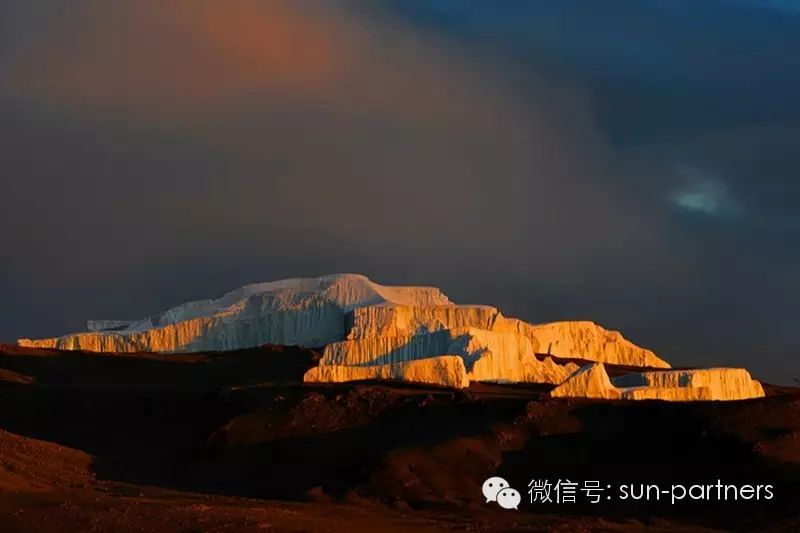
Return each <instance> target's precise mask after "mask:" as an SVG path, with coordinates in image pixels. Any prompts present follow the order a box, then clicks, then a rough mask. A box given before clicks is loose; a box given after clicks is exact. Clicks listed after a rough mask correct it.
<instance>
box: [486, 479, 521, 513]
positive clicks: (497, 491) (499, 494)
mask: <svg viewBox="0 0 800 533" xmlns="http://www.w3.org/2000/svg"><path fill="white" fill-rule="evenodd" d="M481 491H482V492H483V496H484V497H485V498H486V503H489V502H497V505H499V506H500V507H502V508H503V509H516V510H519V502H521V501H522V497H521V496H520V495H519V491H517V490H516V489H513V488H511V485H509V484H508V481H506V480H505V479H503V478H501V477H496V476H495V477H490V478H489V479H487V480H486V481H484V482H483V487H482V488H481Z"/></svg>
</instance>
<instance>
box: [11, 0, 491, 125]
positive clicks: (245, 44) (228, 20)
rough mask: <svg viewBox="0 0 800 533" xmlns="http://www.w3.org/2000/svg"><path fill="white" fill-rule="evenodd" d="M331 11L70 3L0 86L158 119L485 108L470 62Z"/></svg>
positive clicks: (242, 4) (304, 4)
mask: <svg viewBox="0 0 800 533" xmlns="http://www.w3.org/2000/svg"><path fill="white" fill-rule="evenodd" d="M334 6H335V4H332V3H330V2H322V1H315V0H292V1H289V0H272V1H264V0H226V1H225V2H220V1H217V0H192V1H187V0H136V1H122V2H108V1H106V0H75V3H74V8H72V15H70V18H69V19H68V20H64V21H59V22H58V23H57V24H56V27H57V29H56V30H55V31H45V32H44V35H43V36H41V37H37V38H36V39H35V40H34V41H33V42H34V44H33V45H32V46H29V47H28V48H26V49H23V50H20V51H19V52H18V54H17V55H16V61H14V64H13V65H11V67H10V68H9V69H8V71H9V75H8V77H7V79H6V80H5V85H6V88H7V89H9V88H10V89H11V90H12V91H14V92H16V93H18V94H23V95H25V96H28V97H34V98H38V99H41V100H44V101H46V102H48V103H51V104H56V105H62V106H68V107H88V108H91V109H98V108H99V109H106V110H113V111H123V112H129V113H134V114H136V115H142V114H145V115H155V116H161V117H174V116H181V117H187V116H189V117H192V116H198V115H199V116H204V115H206V114H209V113H211V114H213V113H216V112H219V113H229V112H230V111H231V108H232V107H234V108H235V107H236V106H247V105H251V106H252V105H258V106H260V107H265V106H270V105H275V106H281V105H284V104H286V103H292V102H296V101H302V102H312V103H313V104H315V105H324V106H326V107H328V108H331V107H332V108H334V110H336V109H342V108H344V109H345V110H346V111H347V112H348V113H352V112H355V113H375V112H379V113H390V114H392V115H394V116H397V117H400V118H402V119H405V118H409V117H419V116H424V117H428V118H430V117H435V118H439V119H441V118H442V117H443V116H447V117H448V120H458V119H459V117H460V116H461V115H463V114H464V113H471V114H474V113H476V112H480V111H481V110H483V111H485V112H487V113H488V114H489V115H492V114H493V113H494V112H495V111H494V109H495V108H496V106H485V105H477V106H476V99H481V98H482V96H481V95H480V94H479V93H480V91H481V90H483V91H486V86H487V84H489V85H491V82H487V79H490V78H491V76H490V75H487V73H486V72H485V71H482V70H481V69H480V68H479V67H478V66H477V65H475V64H473V63H472V62H471V61H469V60H467V59H464V58H462V57H460V56H459V55H458V54H453V53H450V52H449V51H448V50H447V49H446V47H444V46H440V44H441V43H435V42H432V41H431V40H430V39H428V38H423V37H421V36H420V35H418V34H416V33H415V32H413V31H409V29H408V28H407V27H405V26H402V25H399V24H397V23H396V22H394V21H390V20H388V19H386V18H382V17H380V16H379V15H377V13H376V12H375V11H372V12H370V13H369V14H365V12H364V11H361V12H359V13H358V14H355V12H353V11H352V10H345V9H344V8H342V7H341V6H339V7H338V8H337V7H334ZM0 83H2V82H0ZM488 92H490V93H492V94H493V95H494V94H496V92H497V87H494V86H492V88H491V89H490V90H489V91H488ZM487 120H494V119H492V118H491V117H487ZM500 120H502V119H500Z"/></svg>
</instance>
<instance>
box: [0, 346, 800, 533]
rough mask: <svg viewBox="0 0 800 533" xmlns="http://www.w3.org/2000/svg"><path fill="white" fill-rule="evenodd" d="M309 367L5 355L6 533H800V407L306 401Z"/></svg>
mask: <svg viewBox="0 0 800 533" xmlns="http://www.w3.org/2000/svg"><path fill="white" fill-rule="evenodd" d="M321 356H322V354H320V353H316V352H314V351H309V350H301V349H295V348H270V347H262V348H256V349H251V350H243V351H235V352H229V353H198V354H183V355H170V356H165V355H154V354H91V353H85V352H60V351H54V350H41V349H37V350H32V349H24V348H19V347H13V346H5V347H2V348H0V531H11V532H16V531H24V532H25V531H37V532H41V531H48V532H50V531H54V532H59V531H64V532H67V531H114V532H127V531H154V532H167V531H170V532H171V531H185V532H197V531H208V532H212V531H279V532H283V531H293V532H296V531H333V532H339V531H348V532H353V531H356V532H358V531H461V530H465V531H466V530H471V531H475V530H480V531H504V532H505V531H543V530H547V531H644V530H647V531H687V532H688V531H718V530H722V531H724V530H730V529H736V530H748V531H753V530H756V531H757V530H765V531H770V530H771V531H796V530H798V528H800V509H799V508H798V506H797V501H798V496H800V391H799V390H798V389H793V388H776V387H769V386H766V393H767V396H766V397H764V398H760V399H753V400H746V401H738V402H703V401H700V402H694V403H668V402H660V401H641V402H629V401H621V400H593V399H574V398H573V399H561V398H551V397H550V394H549V392H550V390H551V389H552V386H551V385H530V384H521V385H520V384H518V385H502V384H475V383H473V384H470V385H469V386H468V387H467V388H464V389H459V390H455V389H447V388H441V387H431V386H423V385H410V384H404V383H369V382H361V383H346V384H320V383H303V382H302V377H303V375H304V374H305V373H306V372H307V371H308V370H309V369H311V368H314V367H315V366H316V365H317V364H318V360H319V358H320V357H321ZM604 369H605V371H606V373H607V375H608V376H609V379H610V380H614V379H616V378H617V377H618V376H620V375H624V374H626V373H629V372H630V370H631V369H630V368H620V367H616V366H614V365H605V367H604ZM495 475H497V476H502V477H504V478H506V479H507V480H509V481H510V482H511V483H512V484H513V485H515V486H518V487H519V490H520V492H521V493H522V497H523V501H522V504H521V505H520V506H519V511H514V510H510V511H508V510H504V509H501V508H499V507H498V506H497V505H496V504H486V503H485V499H484V497H483V495H482V494H481V484H482V483H483V481H484V480H485V479H486V478H487V477H489V476H495ZM533 478H536V479H550V480H552V481H555V480H557V479H565V478H571V479H574V480H597V481H602V482H603V483H608V484H619V483H639V482H641V483H648V484H653V483H658V484H672V483H684V484H689V483H705V482H715V481H716V480H717V479H722V481H723V482H725V483H737V484H742V483H752V484H760V483H768V484H772V485H773V486H774V494H775V498H774V499H772V500H770V501H730V502H692V501H686V502H682V503H677V504H675V505H670V504H668V503H666V502H664V501H651V502H649V503H645V502H636V503H633V502H622V501H605V502H602V503H599V504H595V505H593V504H590V503H586V502H578V503H576V504H562V505H558V504H544V505H542V504H535V505H532V504H530V503H529V500H528V498H529V496H528V493H527V490H528V488H527V485H528V483H529V481H531V479H533Z"/></svg>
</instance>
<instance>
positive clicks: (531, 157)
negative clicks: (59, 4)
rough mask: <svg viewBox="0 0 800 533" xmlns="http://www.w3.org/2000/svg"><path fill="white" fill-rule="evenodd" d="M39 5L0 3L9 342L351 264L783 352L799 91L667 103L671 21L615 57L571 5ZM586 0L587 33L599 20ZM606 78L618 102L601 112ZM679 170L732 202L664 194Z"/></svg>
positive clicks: (637, 329) (672, 335) (669, 336)
mask: <svg viewBox="0 0 800 533" xmlns="http://www.w3.org/2000/svg"><path fill="white" fill-rule="evenodd" d="M49 4H50V2H44V1H43V0H38V1H34V2H26V3H22V2H20V3H19V5H18V6H9V5H7V6H6V7H3V8H0V15H2V16H0V20H13V21H15V22H14V23H13V24H11V23H9V24H8V26H9V30H11V29H12V27H13V31H9V33H5V32H0V33H3V35H4V36H3V44H4V46H3V49H4V52H3V53H2V55H0V72H2V73H3V75H2V76H1V77H0V94H1V95H2V97H1V98H0V115H2V116H3V117H4V120H3V121H2V122H0V145H1V146H3V152H2V164H3V168H4V173H5V175H6V176H7V177H6V178H4V180H3V182H2V190H1V191H0V192H2V197H3V198H4V200H5V205H4V209H3V210H2V211H0V224H2V227H4V228H8V231H4V232H2V233H0V250H1V251H0V254H2V255H1V256H0V259H1V260H0V274H2V277H0V295H1V296H2V299H3V301H4V302H12V303H11V304H10V305H9V304H6V305H4V306H3V308H2V311H0V318H2V321H0V338H3V339H4V340H13V339H14V338H15V337H17V336H31V337H34V336H45V335H53V334H60V333H64V332H66V331H67V330H70V329H77V328H80V327H81V325H82V322H83V320H84V319H86V318H92V317H94V318H97V317H100V318H103V317H110V318H115V317H121V318H127V317H136V316H142V315H145V314H148V313H151V312H153V311H156V310H158V309H160V308H163V307H165V306H168V305H172V304H175V303H178V302H181V301H185V300H188V299H195V298H198V297H206V296H214V295H216V294H219V293H221V292H224V291H225V290H228V289H230V288H232V287H235V286H238V285H241V284H243V283H247V282H252V281H260V280H267V279H273V278H278V277H284V276H298V275H316V274H320V273H326V272H336V271H355V272H362V273H365V274H367V275H369V276H371V277H373V278H374V279H376V280H379V281H382V282H387V283H392V282H395V283H408V284H413V283H421V284H433V285H438V286H441V287H442V288H443V289H444V290H445V291H446V292H447V293H448V294H450V295H451V296H452V297H453V298H454V299H455V300H457V301H461V302H464V303H469V302H473V303H489V304H496V305H499V306H500V307H501V308H502V309H503V310H504V311H507V313H508V314H512V315H517V316H521V317H523V318H526V319H530V320H554V319H566V318H590V319H594V320H597V321H599V322H601V323H604V324H606V325H608V326H612V327H616V328H619V329H622V330H623V331H624V332H625V333H626V335H627V336H629V337H631V338H632V339H633V340H635V341H637V342H640V343H641V344H644V345H648V346H652V347H654V348H655V349H656V350H657V351H659V352H660V353H662V355H664V356H665V357H666V358H667V359H669V360H671V361H673V362H675V363H677V364H692V363H696V364H708V363H720V364H747V365H748V366H750V367H752V368H754V369H755V370H756V373H757V374H759V375H761V376H763V377H768V378H770V379H778V378H781V376H785V375H786V374H787V372H792V371H793V369H794V366H795V365H794V362H793V361H792V360H791V359H790V358H789V357H788V354H789V351H790V350H791V349H792V347H796V346H797V343H796V341H797V338H796V334H794V333H792V331H791V330H790V328H789V324H790V323H791V322H790V318H791V317H797V309H796V307H793V305H792V304H791V303H790V301H789V300H788V299H787V298H788V297H789V296H790V295H794V296H797V295H798V290H800V289H798V285H797V283H796V282H793V281H792V280H795V279H798V278H797V277H795V276H792V272H796V271H797V267H798V265H800V258H798V256H797V254H794V253H791V252H788V251H786V248H787V247H786V243H787V242H789V241H788V240H789V239H790V238H792V237H795V236H796V231H797V227H796V225H795V226H793V224H795V220H796V219H795V218H794V217H795V213H796V211H795V210H793V208H792V206H791V205H790V202H789V200H788V199H787V195H789V194H791V193H792V192H793V191H794V190H795V189H794V187H795V185H792V184H791V180H790V176H791V175H792V172H793V171H794V170H796V169H797V168H800V165H798V163H800V162H798V161H796V160H795V159H794V158H793V157H792V156H791V155H789V154H790V153H791V151H792V150H793V149H794V148H795V146H793V143H792V141H790V140H788V139H790V138H791V135H790V134H791V132H792V131H794V130H793V127H794V126H793V125H792V123H791V119H792V117H793V116H794V115H793V110H791V109H790V110H789V111H788V112H787V114H786V117H785V118H786V119H787V120H786V121H784V123H783V124H781V125H776V124H774V122H773V121H772V115H770V113H771V112H767V111H764V112H763V113H762V112H761V111H760V110H761V109H762V108H761V107H759V106H758V105H756V103H755V102H753V101H752V100H749V99H748V100H747V102H745V104H743V105H744V106H745V107H748V109H751V111H752V112H748V113H746V114H744V115H742V114H741V113H740V112H739V111H737V110H734V111H733V112H732V113H731V114H730V116H729V115H726V114H725V113H722V114H721V115H716V114H715V112H709V113H708V114H702V113H701V114H700V115H699V118H698V119H697V121H696V123H695V122H693V121H692V120H690V118H689V116H690V114H692V113H697V110H698V109H701V108H702V106H701V103H702V102H703V101H704V100H703V99H704V98H706V96H703V97H702V98H700V99H698V100H692V101H691V106H688V107H687V106H685V105H684V103H685V98H686V97H687V95H689V96H691V95H692V94H693V90H690V88H686V87H685V88H683V89H681V88H680V87H676V86H675V84H670V82H669V81H664V80H663V79H662V78H663V76H660V74H659V72H660V70H659V68H656V66H654V65H652V64H650V63H649V62H648V61H647V58H651V59H653V61H654V62H655V63H658V64H659V65H660V64H662V63H659V62H661V61H671V62H672V63H673V64H674V65H675V66H676V67H675V68H677V66H680V65H681V64H682V62H685V61H687V60H688V59H687V56H686V55H685V54H684V55H683V56H680V54H679V55H678V56H677V57H666V56H665V52H664V49H663V46H661V45H663V43H662V40H668V35H669V34H668V33H665V32H666V30H660V31H661V33H660V34H658V37H657V38H652V39H651V42H650V45H648V46H645V47H643V48H642V49H640V50H638V51H636V53H635V54H634V51H632V50H631V51H629V53H628V54H627V55H625V56H624V58H623V59H624V61H623V63H622V65H618V64H616V63H614V61H611V59H613V58H614V54H613V53H612V52H613V50H614V49H613V47H612V48H610V49H606V50H605V51H604V50H603V49H602V47H597V46H595V47H586V46H583V47H582V48H581V46H582V45H581V43H575V44H574V45H570V46H576V47H578V48H575V49H570V50H567V52H569V53H566V52H562V51H560V49H559V46H561V45H559V44H558V43H557V42H552V41H547V39H555V38H557V37H558V36H559V35H564V36H565V37H568V36H570V32H571V31H573V30H571V29H570V28H573V27H574V28H577V29H581V28H583V29H586V21H585V20H583V18H582V17H585V16H586V13H585V12H582V11H580V10H579V11H577V12H575V13H570V12H562V13H555V12H552V11H551V12H550V13H549V14H548V13H544V14H542V13H533V12H531V13H528V14H527V15H526V17H527V18H522V17H516V19H515V22H514V24H518V25H520V24H522V25H523V26H524V24H523V22H524V21H525V20H527V21H528V22H530V23H531V24H539V25H540V26H541V25H542V24H544V21H546V20H549V19H547V18H545V19H541V18H540V17H543V16H545V15H547V16H548V17H553V16H556V15H558V18H559V20H560V25H559V28H561V30H560V31H559V32H555V33H552V32H551V33H550V34H547V35H549V36H550V37H547V35H545V36H544V37H541V38H540V39H539V40H538V41H535V42H533V41H529V40H521V38H520V37H519V35H522V33H519V32H516V31H514V24H512V22H510V21H509V20H507V19H504V18H503V17H502V16H501V15H502V13H501V11H502V10H497V12H498V13H500V14H499V15H497V16H496V17H495V18H494V19H493V20H494V22H493V23H492V24H494V25H492V24H489V25H487V26H485V27H484V28H483V29H482V32H483V33H482V34H481V37H476V36H475V35H474V34H473V33H472V32H471V31H468V30H469V26H468V25H466V24H464V23H463V21H460V19H459V17H462V16H464V13H470V12H475V11H481V9H482V7H481V6H482V4H475V5H472V4H470V6H471V7H470V9H463V10H458V9H449V8H445V9H443V10H442V11H441V12H440V13H439V15H437V16H442V17H444V18H443V19H440V20H439V21H438V22H437V24H434V25H433V26H426V25H425V24H421V23H420V21H419V20H418V18H417V17H412V18H411V19H409V18H407V16H408V15H409V14H410V12H409V11H408V9H410V8H409V7H404V8H403V10H400V11H393V12H392V11H385V10H379V9H376V8H375V7H374V6H371V5H369V4H366V3H360V2H352V3H343V4H337V7H333V5H332V4H331V3H329V2H322V1H318V2H314V1H300V2H288V1H287V2H258V1H256V0H235V1H233V2H226V3H225V4H224V6H223V5H222V4H221V3H218V2H212V1H210V0H208V1H206V0H201V1H198V2H192V3H187V2H177V1H174V2H173V1H168V2H161V1H159V2H156V1H154V0H153V1H149V0H146V1H141V2H115V3H109V2H99V1H93V0H80V1H78V2H74V3H71V4H70V6H71V7H70V9H69V10H68V12H64V13H62V14H61V16H59V17H53V16H52V11H49V10H47V9H44V7H45V6H47V5H49ZM444 4H446V3H444ZM565 4H567V5H569V4H570V3H569V2H567V3H565ZM430 5H432V6H436V5H439V4H438V3H436V2H433V3H431V4H430ZM581 5H583V6H586V5H587V4H585V3H582V4H581ZM592 5H594V4H592ZM582 9H583V10H586V9H589V8H585V7H584V8H582ZM636 13H638V12H634V13H632V14H629V17H628V18H627V19H626V18H625V17H623V18H622V20H623V21H624V20H629V21H630V20H631V19H630V17H633V18H634V19H635V17H636V16H640V15H637V14H636ZM589 14H593V15H594V16H595V19H594V23H595V26H594V27H593V29H594V34H592V35H594V37H595V41H597V40H599V41H600V42H606V41H608V40H609V39H610V38H611V37H609V35H608V32H609V31H612V30H613V29H614V25H615V24H618V23H619V22H615V21H614V20H611V19H610V18H609V17H605V18H597V17H599V15H597V13H595V12H594V11H592V12H591V13H589ZM456 15H457V16H456ZM454 16H455V17H456V20H455V22H454V20H453V18H452V17H454ZM409 20H411V21H409ZM441 20H444V21H447V22H448V23H447V24H444V25H442V24H440V23H439V22H441ZM537 21H538V22H537ZM639 22H640V23H641V21H639ZM0 24H2V23H0ZM675 24H677V22H676V23H675ZM537 27H538V26H537ZM609 28H610V29H609ZM503 29H505V31H506V33H505V34H504V35H506V36H507V42H508V43H512V44H513V45H514V47H515V49H514V50H507V49H504V48H503V46H501V45H502V44H503V43H504V42H506V41H504V39H505V37H504V38H500V37H498V36H497V34H492V33H491V32H492V31H495V32H500V31H502V30H503ZM434 30H435V31H434ZM640 31H641V34H642V38H644V37H646V36H647V32H646V31H645V30H644V29H641V30H640ZM534 33H535V32H534ZM545 37H547V39H545ZM697 38H699V36H698V37H697ZM718 38H720V39H722V37H718ZM616 39H617V40H619V39H622V37H617V38H616ZM614 42H617V41H614ZM609 43H610V41H609V42H606V45H607V46H611V44H609ZM584 44H585V43H584ZM557 45H558V46H557ZM657 45H659V46H657ZM660 46H661V47H660ZM521 52H524V53H521ZM590 52H591V53H590ZM548 56H549V57H551V58H552V59H553V61H552V63H553V64H555V65H560V66H558V68H551V66H548V64H547V63H548V62H547V61H546V60H545V59H546V58H547V57H548ZM786 57H788V56H786ZM703 61H706V62H708V64H713V54H710V55H708V56H707V57H706V58H705V59H704V60H703ZM787 61H788V60H787ZM696 63H697V65H696V66H693V67H692V69H699V68H700V65H701V64H702V62H696ZM625 65H628V66H631V65H633V66H637V68H638V69H639V70H636V69H634V70H631V71H630V73H631V75H630V76H627V77H625V78H624V79H623V78H619V76H618V72H619V69H620V68H621V67H622V66H625ZM686 68H689V67H686ZM697 72H699V70H698V71H697ZM651 76H659V77H658V80H659V83H648V81H647V80H651V79H653V78H651ZM725 76H727V74H725ZM725 76H723V77H722V78H719V79H720V80H721V79H723V78H725ZM775 76H777V74H776V75H775ZM714 79H716V78H714ZM725 79H726V78H725ZM769 79H770V80H775V79H777V78H776V77H773V78H769ZM699 80H700V78H699V77H698V78H697V80H696V82H693V83H695V84H694V85H691V87H695V88H696V87H701V86H702V84H701V83H700V81H699ZM718 81H719V80H718ZM612 82H613V83H612ZM713 83H715V82H714V81H713V80H712V81H711V84H712V85H713ZM770 83H772V82H770ZM651 86H654V87H655V86H657V87H656V88H655V89H652V90H651V89H650V88H649V87H651ZM612 87H613V88H614V90H613V91H612V90H611V88H612ZM670 87H672V89H670ZM697 90H699V89H697ZM753 91H754V94H756V93H758V91H756V90H755V89H753ZM705 94H706V93H703V95H705ZM626 98H627V99H628V100H629V104H630V106H631V107H630V109H631V113H630V114H632V115H636V117H634V118H631V116H629V115H628V114H620V116H619V117H617V118H614V117H613V114H611V113H610V110H612V109H615V106H616V107H619V106H621V105H622V102H624V101H625V100H626ZM648 102H650V103H651V104H652V106H653V107H654V108H656V109H649V107H648ZM775 105H776V104H775V103H774V102H770V104H769V105H768V106H765V108H767V109H772V108H773V107H774V106H775ZM690 109H691V111H690ZM736 109H738V108H736ZM637 110H643V111H642V113H641V114H640V113H639V112H638V111H637ZM670 115H676V116H678V118H677V119H676V120H673V121H667V122H666V123H661V122H659V121H658V120H655V119H656V118H657V117H658V116H670ZM745 115H746V116H745ZM753 116H757V117H758V120H759V121H766V122H765V123H764V124H762V125H760V126H756V125H753V124H751V123H745V124H742V123H741V122H742V121H743V120H745V119H746V118H748V117H751V118H752V117H753ZM743 117H744V118H743ZM748 120H749V118H748ZM648 124H649V125H648ZM731 124H733V125H731ZM636 132H640V133H642V139H645V140H646V141H647V142H644V141H642V140H641V139H640V140H638V141H636V142H630V141H629V140H630V139H632V138H634V137H635V135H634V134H635V133H636ZM794 138H797V136H795V137H794ZM776 139H783V144H776V142H775V140H776ZM732 148H735V149H732ZM748 153H749V154H750V155H749V156H748ZM704 183H705V184H706V185H703V184H704ZM708 183H712V184H713V185H707V184H708ZM698 187H699V189H698ZM704 187H705V189H704ZM698 190H699V191H700V193H703V192H704V191H705V194H707V195H708V194H712V193H713V194H717V195H720V196H719V198H717V202H718V203H717V205H725V206H727V205H735V206H736V210H735V212H730V213H729V212H727V211H726V210H722V211H726V212H725V213H724V214H725V216H720V214H721V211H720V210H719V209H717V210H713V209H712V210H708V209H707V210H702V209H701V210H699V211H698V210H695V212H692V210H687V209H685V208H684V209H682V208H681V207H680V206H679V205H676V204H675V202H674V201H671V200H673V199H674V198H675V195H676V194H680V193H681V192H687V191H689V193H691V192H692V191H694V192H695V193H696V192H697V191H698ZM720 198H722V200H720ZM723 200H724V201H723ZM684 207H685V206H684ZM791 301H797V298H796V297H795V298H794V299H793V300H791ZM792 320H793V318H792ZM764 338H769V339H770V340H769V342H766V344H765V341H764V340H763V339H764ZM755 339H758V342H756V340H755ZM757 346H760V347H761V348H762V350H761V351H760V352H759V353H758V355H754V353H755V352H754V349H755V348H756V347H757ZM764 346H770V347H771V348H770V349H769V353H768V354H766V353H764V352H763V347H764Z"/></svg>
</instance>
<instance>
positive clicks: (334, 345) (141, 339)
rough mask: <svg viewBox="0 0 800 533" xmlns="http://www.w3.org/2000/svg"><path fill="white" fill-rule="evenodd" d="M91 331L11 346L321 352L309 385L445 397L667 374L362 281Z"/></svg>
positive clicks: (213, 304) (638, 360)
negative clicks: (578, 376)
mask: <svg viewBox="0 0 800 533" xmlns="http://www.w3.org/2000/svg"><path fill="white" fill-rule="evenodd" d="M87 326H88V329H89V331H87V332H83V333H74V334H69V335H64V336H62V337H57V338H50V339H39V340H31V339H20V340H19V341H18V342H19V344H20V345H21V346H26V347H37V348H57V349H62V350H84V351H91V352H127V353H132V352H157V353H173V352H199V351H224V350H235V349H242V348H252V347H255V346H260V345H263V344H275V345H296V346H302V347H312V348H322V349H323V357H322V359H321V361H320V365H319V367H318V368H314V369H311V370H310V371H309V372H308V373H307V375H306V380H307V381H350V380H354V379H368V378H382V379H385V378H387V377H393V378H396V379H405V380H408V381H423V382H431V383H439V384H443V385H449V386H466V385H467V384H468V383H469V382H470V381H495V382H536V383H554V384H557V383H561V382H562V381H563V380H564V379H566V378H567V377H568V376H569V375H570V374H572V373H573V372H574V371H575V370H577V369H578V365H576V364H575V363H574V362H570V361H563V360H560V359H576V358H577V359H581V360H589V361H601V362H606V363H612V364H617V365H628V366H636V367H653V368H669V364H668V363H667V362H666V361H664V360H662V359H660V358H659V357H657V356H656V355H655V354H654V353H653V352H652V351H650V350H647V349H644V348H640V347H638V346H636V345H635V344H633V343H631V342H629V341H627V340H626V339H625V338H623V337H622V335H621V334H620V333H619V332H616V331H609V330H606V329H604V328H602V327H601V326H598V325H597V324H594V323H593V322H587V321H576V322H554V323H548V324H529V323H527V322H524V321H522V320H518V319H515V318H507V317H505V316H503V315H502V313H500V311H499V310H498V309H497V308H495V307H491V306H486V305H456V304H454V303H453V302H451V301H450V299H449V298H448V297H447V296H446V295H445V294H444V293H442V291H441V290H439V289H437V288H433V287H393V286H385V285H380V284H378V283H375V282H373V281H371V280H369V279H368V278H366V277H365V276H362V275H358V274H332V275H327V276H321V277H318V278H295V279H286V280H280V281H272V282H267V283H257V284H252V285H247V286H245V287H242V288H240V289H237V290H234V291H231V292H229V293H227V294H225V295H223V296H221V297H220V298H216V299H211V300H198V301H193V302H188V303H185V304H183V305H179V306H176V307H172V308H170V309H167V310H166V311H164V312H161V313H158V314H156V315H152V316H149V317H146V318H143V319H140V320H132V321H126V320H91V321H89V322H88V324H87ZM452 356H455V359H458V361H455V360H454V358H453V357H452ZM556 358H558V359H559V360H556ZM412 363H413V364H412Z"/></svg>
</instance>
